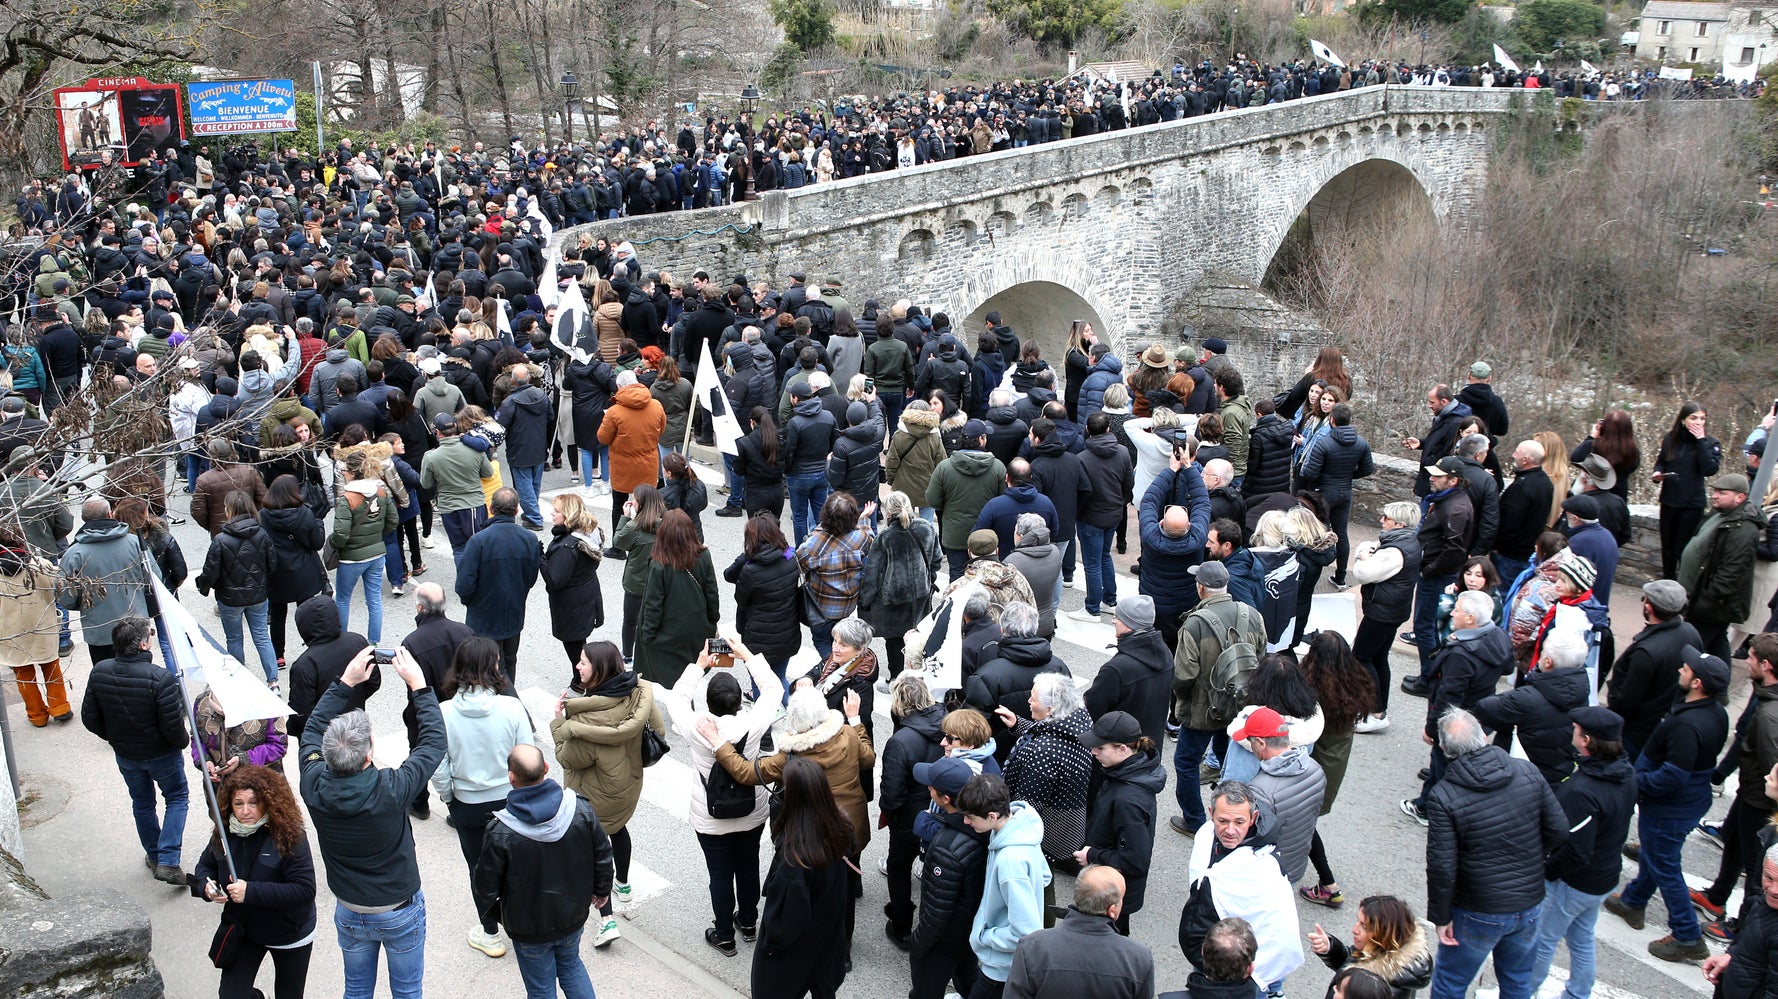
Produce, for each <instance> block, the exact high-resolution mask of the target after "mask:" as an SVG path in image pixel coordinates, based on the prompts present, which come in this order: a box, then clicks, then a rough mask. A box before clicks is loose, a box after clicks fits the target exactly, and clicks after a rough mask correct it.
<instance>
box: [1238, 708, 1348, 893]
mask: <svg viewBox="0 0 1778 999" xmlns="http://www.w3.org/2000/svg"><path fill="white" fill-rule="evenodd" d="M1230 738H1232V739H1234V740H1236V741H1238V742H1243V743H1246V744H1247V748H1248V749H1249V750H1251V751H1252V752H1253V755H1254V756H1256V757H1258V758H1259V773H1257V774H1255V775H1254V777H1253V780H1251V781H1249V782H1248V785H1247V786H1248V787H1251V788H1253V790H1254V792H1255V793H1256V794H1257V795H1258V796H1259V812H1260V819H1259V828H1260V832H1262V833H1264V834H1265V836H1266V838H1267V839H1269V840H1271V841H1272V844H1273V845H1274V846H1275V847H1276V848H1277V852H1278V866H1280V867H1282V868H1283V869H1284V877H1285V878H1287V879H1288V880H1289V881H1290V882H1291V883H1292V884H1295V883H1296V881H1297V879H1298V878H1301V877H1302V876H1303V871H1304V869H1306V868H1307V867H1308V865H1309V844H1310V842H1311V841H1313V840H1314V839H1315V820H1316V818H1317V817H1319V816H1320V814H1321V802H1322V799H1323V798H1325V797H1326V795H1327V774H1326V773H1325V772H1323V771H1322V769H1321V764H1319V763H1316V762H1315V761H1314V760H1313V759H1310V758H1309V751H1308V750H1307V749H1306V748H1304V747H1302V746H1292V745H1291V744H1290V724H1289V723H1288V722H1286V721H1285V720H1284V716H1283V715H1280V714H1279V713H1278V712H1276V711H1274V710H1272V709H1271V708H1264V707H1262V708H1255V709H1254V710H1253V713H1252V714H1250V715H1248V716H1247V720H1246V722H1245V723H1244V724H1243V725H1242V726H1241V728H1240V730H1238V731H1236V732H1235V733H1234V734H1232V735H1231V736H1230Z"/></svg>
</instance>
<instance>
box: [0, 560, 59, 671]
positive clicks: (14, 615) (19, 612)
mask: <svg viewBox="0 0 1778 999" xmlns="http://www.w3.org/2000/svg"><path fill="white" fill-rule="evenodd" d="M27 557H28V558H29V562H28V563H27V564H25V565H23V566H19V565H18V564H17V562H16V561H14V560H15V559H16V558H17V556H16V555H14V554H13V553H11V552H8V553H5V554H4V555H0V559H4V560H5V561H6V562H8V563H10V565H7V566H6V567H5V568H0V666H36V665H40V664H42V663H50V662H55V661H56V636H57V635H58V634H59V633H60V632H61V623H62V622H61V617H60V615H58V614H57V613H56V569H55V566H53V565H51V564H50V563H49V562H48V561H46V560H44V559H42V558H39V557H37V556H34V555H33V556H27ZM11 568H17V570H18V571H16V572H12V573H8V571H7V569H11Z"/></svg>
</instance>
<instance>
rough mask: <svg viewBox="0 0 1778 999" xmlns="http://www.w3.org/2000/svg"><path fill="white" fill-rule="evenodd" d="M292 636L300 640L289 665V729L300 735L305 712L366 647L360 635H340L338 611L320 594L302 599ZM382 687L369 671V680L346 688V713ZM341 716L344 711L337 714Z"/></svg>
mask: <svg viewBox="0 0 1778 999" xmlns="http://www.w3.org/2000/svg"><path fill="white" fill-rule="evenodd" d="M296 633H297V634H298V635H299V636H301V637H302V640H303V644H305V645H306V646H308V647H307V648H305V649H303V654H302V655H300V656H298V657H297V659H296V662H294V663H291V664H290V710H291V715H290V727H289V729H288V731H292V732H301V731H303V729H304V728H305V727H306V726H307V725H308V721H309V712H311V711H313V710H315V702H316V701H319V700H320V699H321V695H322V694H323V693H326V691H327V688H328V687H329V686H331V685H332V684H333V682H334V681H335V680H338V679H339V678H340V677H341V676H343V675H345V672H346V667H347V666H348V665H350V664H351V662H352V657H353V656H356V655H357V654H358V650H359V649H362V648H364V647H365V646H366V645H369V644H370V642H368V641H366V640H365V638H364V636H363V635H359V634H354V633H352V632H345V633H341V631H340V610H339V607H338V606H337V605H335V604H334V602H333V598H332V597H330V596H327V595H326V594H324V593H318V594H316V595H315V596H312V597H310V598H309V599H307V600H304V601H303V602H302V604H301V606H299V607H297V609H296ZM382 685H383V671H382V670H381V669H376V670H372V671H371V674H370V679H368V680H366V681H364V682H363V683H361V684H359V685H357V686H356V687H349V688H347V698H348V700H349V701H350V704H348V706H347V707H346V709H345V710H346V711H351V710H354V709H356V708H362V707H364V702H366V701H368V700H370V695H372V694H374V693H376V692H377V688H378V687H381V686H382ZM341 713H342V714H343V713H344V712H341Z"/></svg>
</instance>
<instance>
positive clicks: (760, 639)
mask: <svg viewBox="0 0 1778 999" xmlns="http://www.w3.org/2000/svg"><path fill="white" fill-rule="evenodd" d="M722 578H724V579H726V580H728V581H729V582H731V583H733V584H735V628H736V630H737V631H739V632H740V634H741V641H742V642H744V643H746V645H747V648H748V649H750V650H751V651H753V652H754V653H755V654H757V655H762V656H765V657H766V658H767V659H788V658H789V657H791V656H793V655H795V654H796V653H797V650H799V649H801V648H802V647H803V628H802V621H801V607H800V605H799V603H798V600H797V592H796V581H797V566H796V557H795V555H794V553H787V552H783V551H779V550H778V549H776V548H772V547H770V546H764V547H761V548H759V549H757V550H755V551H752V552H748V553H746V554H745V555H741V556H738V557H737V558H736V559H735V560H734V561H733V562H731V563H730V564H729V567H728V568H727V569H724V570H723V573H722Z"/></svg>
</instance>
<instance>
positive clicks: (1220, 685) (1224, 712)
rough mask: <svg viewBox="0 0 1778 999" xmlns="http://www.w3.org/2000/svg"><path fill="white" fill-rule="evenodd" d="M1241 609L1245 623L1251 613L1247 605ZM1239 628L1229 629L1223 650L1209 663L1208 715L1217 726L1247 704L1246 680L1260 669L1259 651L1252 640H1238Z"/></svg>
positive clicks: (1227, 720) (1242, 619) (1227, 721)
mask: <svg viewBox="0 0 1778 999" xmlns="http://www.w3.org/2000/svg"><path fill="white" fill-rule="evenodd" d="M1239 606H1240V608H1241V624H1242V625H1245V624H1247V623H1248V617H1247V615H1249V614H1251V613H1253V611H1252V610H1251V609H1250V608H1248V606H1247V605H1246V604H1239ZM1240 638H1241V632H1240V630H1238V628H1230V629H1229V630H1228V634H1227V635H1226V636H1224V641H1223V646H1222V653H1221V654H1220V655H1218V656H1217V657H1216V661H1215V662H1214V663H1211V664H1210V674H1209V682H1210V718H1211V720H1212V721H1215V722H1216V723H1217V724H1219V725H1226V724H1228V723H1229V722H1231V721H1234V720H1235V716H1236V715H1238V714H1240V713H1241V709H1242V708H1244V707H1246V706H1247V681H1248V680H1250V679H1252V677H1253V673H1254V671H1255V670H1257V669H1259V652H1258V651H1257V650H1256V649H1254V647H1253V644H1252V643H1251V642H1243V641H1241V640H1240Z"/></svg>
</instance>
